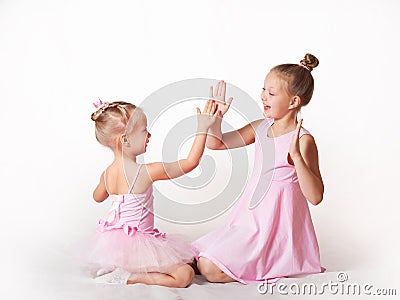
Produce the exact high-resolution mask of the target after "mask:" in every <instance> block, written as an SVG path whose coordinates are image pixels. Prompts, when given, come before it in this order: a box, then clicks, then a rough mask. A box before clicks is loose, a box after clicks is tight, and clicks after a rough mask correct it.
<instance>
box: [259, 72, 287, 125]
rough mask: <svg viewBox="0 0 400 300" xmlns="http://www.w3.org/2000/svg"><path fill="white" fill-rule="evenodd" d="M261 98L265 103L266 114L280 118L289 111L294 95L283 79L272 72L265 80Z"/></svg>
mask: <svg viewBox="0 0 400 300" xmlns="http://www.w3.org/2000/svg"><path fill="white" fill-rule="evenodd" d="M261 100H262V102H263V104H264V116H265V117H266V118H273V119H280V118H282V117H284V116H285V115H286V114H287V113H288V112H289V110H290V105H291V101H292V97H291V96H290V95H289V94H288V92H287V91H286V89H285V87H284V86H283V82H282V79H281V78H279V77H278V76H277V75H276V74H275V73H273V72H270V73H268V75H267V77H265V80H264V87H263V90H262V92H261Z"/></svg>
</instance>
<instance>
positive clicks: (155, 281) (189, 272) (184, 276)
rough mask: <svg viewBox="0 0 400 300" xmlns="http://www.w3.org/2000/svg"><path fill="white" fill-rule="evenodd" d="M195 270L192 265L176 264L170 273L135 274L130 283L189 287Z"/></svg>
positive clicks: (129, 280)
mask: <svg viewBox="0 0 400 300" xmlns="http://www.w3.org/2000/svg"><path fill="white" fill-rule="evenodd" d="M193 277H194V271H193V269H192V267H191V266H189V265H187V264H185V265H177V266H174V267H173V268H172V269H171V271H170V272H168V274H164V273H158V272H151V273H147V274H145V275H141V276H140V277H138V275H135V274H133V275H132V276H131V277H130V278H129V279H128V284H135V283H144V284H152V285H162V286H166V287H176V288H184V287H187V286H188V285H189V284H190V283H191V282H192V280H193Z"/></svg>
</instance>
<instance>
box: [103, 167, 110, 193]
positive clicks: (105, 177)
mask: <svg viewBox="0 0 400 300" xmlns="http://www.w3.org/2000/svg"><path fill="white" fill-rule="evenodd" d="M106 173H107V169H105V170H104V173H103V176H104V186H105V188H106V192H107V194H109V195H110V192H109V191H108V188H107V176H106Z"/></svg>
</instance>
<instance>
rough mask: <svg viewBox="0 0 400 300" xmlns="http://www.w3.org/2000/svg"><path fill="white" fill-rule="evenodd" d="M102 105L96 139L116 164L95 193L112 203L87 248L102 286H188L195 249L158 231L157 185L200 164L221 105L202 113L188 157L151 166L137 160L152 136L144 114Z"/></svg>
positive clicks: (96, 197)
mask: <svg viewBox="0 0 400 300" xmlns="http://www.w3.org/2000/svg"><path fill="white" fill-rule="evenodd" d="M97 105H98V106H99V107H98V110H97V111H96V112H95V113H93V114H92V120H94V121H95V125H96V126H95V127H96V138H97V140H98V141H99V142H100V144H102V145H104V146H106V147H108V148H110V149H111V150H112V151H113V153H114V161H113V162H112V163H111V165H109V166H108V167H107V168H106V170H105V171H104V172H103V173H102V174H101V176H100V182H99V184H98V186H97V187H96V189H95V190H94V192H93V198H94V200H95V201H96V202H103V201H104V200H108V201H109V202H111V209H110V211H109V214H108V217H107V219H106V220H100V221H99V223H98V225H97V233H96V235H95V236H94V237H93V238H92V239H91V240H90V242H89V243H88V247H87V248H88V249H87V253H86V257H87V259H88V263H90V265H91V266H93V267H94V271H97V277H96V282H98V283H113V284H133V283H145V284H154V285H163V286H168V287H186V286H187V285H189V284H190V283H191V281H192V279H193V276H194V272H193V269H192V267H190V266H189V265H188V264H187V263H191V262H192V261H193V257H194V251H193V248H192V246H191V245H190V243H188V242H186V241H184V240H183V239H181V238H179V237H177V236H173V235H169V234H165V233H161V232H159V231H158V230H157V229H156V228H154V215H153V193H152V192H153V189H152V184H153V182H154V181H157V180H167V179H172V178H176V177H179V176H182V175H183V174H186V173H188V172H190V171H191V170H193V169H194V168H195V167H196V166H197V165H198V164H199V162H200V159H201V156H202V154H203V152H204V147H205V142H206V135H207V131H208V129H209V127H210V126H211V125H212V124H213V123H214V122H215V119H216V111H217V110H216V104H214V103H212V102H211V101H209V102H208V104H207V105H206V107H205V109H204V111H203V113H201V112H200V110H199V109H197V114H198V116H197V119H198V128H197V133H196V137H195V140H194V142H193V145H192V149H191V150H190V152H189V154H188V157H187V158H186V159H181V160H179V161H176V162H170V163H164V162H154V163H148V164H138V163H137V162H136V156H138V155H140V154H143V153H144V152H146V147H147V143H148V142H149V139H150V136H151V135H150V133H149V132H148V131H147V119H146V116H145V114H144V113H143V111H142V110H141V109H140V108H138V107H136V106H135V105H133V104H130V103H126V102H112V103H104V104H103V103H102V102H100V103H98V104H97Z"/></svg>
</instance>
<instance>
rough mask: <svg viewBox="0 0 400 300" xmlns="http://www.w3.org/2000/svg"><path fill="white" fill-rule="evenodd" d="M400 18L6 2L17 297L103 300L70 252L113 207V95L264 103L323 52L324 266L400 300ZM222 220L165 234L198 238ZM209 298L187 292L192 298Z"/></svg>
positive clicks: (388, 11) (374, 13)
mask: <svg viewBox="0 0 400 300" xmlns="http://www.w3.org/2000/svg"><path fill="white" fill-rule="evenodd" d="M399 13H400V2H398V1H394V0H393V1H389V0H380V1H377V0H376V1H209V0H208V1H197V2H194V1H147V2H145V1H94V0H91V1H50V0H48V1H45V0H36V1H19V0H13V1H11V0H9V1H6V0H1V1H0V103H1V104H0V128H1V150H0V151H1V152H0V154H1V155H0V167H1V168H0V186H1V192H2V194H1V204H2V206H1V217H0V228H1V229H0V237H1V244H2V246H1V252H0V254H1V261H2V266H1V270H0V274H1V275H0V278H1V288H0V293H2V295H3V294H4V295H7V296H8V297H7V298H4V299H12V298H15V299H21V298H23V295H30V296H31V297H32V299H39V298H40V299H44V298H46V299H47V297H48V298H49V299H61V298H63V299H64V298H65V299H68V298H69V299H77V298H78V295H85V297H86V299H90V298H91V297H90V295H94V294H92V290H91V289H90V288H88V289H87V290H85V291H86V294H85V293H84V292H82V290H81V293H78V294H77V295H73V291H72V288H71V286H72V285H71V286H69V285H68V284H70V281H69V279H68V278H70V277H69V276H66V275H65V274H66V272H67V271H65V270H67V269H68V268H67V267H66V266H67V265H68V259H67V257H68V252H67V250H66V249H69V248H70V247H71V245H73V244H74V243H75V242H76V241H77V240H79V239H80V238H82V237H84V236H85V235H86V234H88V233H90V232H91V231H92V230H93V229H94V224H95V223H96V221H97V219H98V218H100V217H101V216H102V214H103V212H104V211H105V210H106V208H107V204H105V205H99V204H97V203H95V202H94V201H92V200H91V193H92V190H93V188H94V187H95V185H96V184H97V181H98V178H99V175H100V173H101V172H102V170H103V169H104V168H105V166H106V165H107V164H108V163H109V162H110V160H111V158H112V156H111V153H110V152H109V151H108V150H107V149H104V148H102V147H101V146H100V145H99V144H98V143H97V142H96V140H95V138H94V128H93V122H92V121H91V120H90V114H91V112H92V106H91V103H92V102H93V101H95V100H96V98H97V97H98V96H100V97H102V98H103V99H106V100H110V101H113V100H125V101H131V102H134V103H136V104H140V102H141V101H142V100H143V99H144V98H146V97H147V96H148V95H149V94H150V93H152V92H153V91H155V90H157V89H158V88H160V87H163V86H165V85H167V84H170V83H172V82H175V81H179V80H183V79H188V78H197V77H204V78H206V77H207V78H217V79H224V80H226V81H227V82H230V83H231V84H234V85H236V86H238V87H240V88H241V89H243V90H244V91H246V92H247V93H249V94H250V95H251V96H252V97H253V98H254V99H257V100H258V99H259V94H260V89H261V87H262V84H263V80H264V77H265V75H266V74H267V72H268V70H269V69H270V68H271V67H273V66H275V65H277V64H280V63H287V62H293V63H297V62H299V60H300V59H301V58H302V57H303V56H304V54H305V53H307V52H310V53H313V54H315V55H316V56H317V57H318V58H319V60H320V66H318V67H317V68H316V69H315V70H314V71H313V76H314V78H315V82H316V83H315V92H314V96H313V99H312V101H311V103H310V105H309V106H308V107H306V108H305V109H304V111H303V114H302V116H303V118H304V127H306V128H307V129H309V130H310V131H311V132H312V133H313V135H314V136H315V139H316V142H317V145H318V148H319V152H320V165H321V172H322V175H323V178H324V182H325V189H326V191H325V196H324V201H323V203H322V204H320V205H319V206H317V207H311V208H310V209H311V212H312V215H313V220H314V225H315V228H316V231H317V235H318V239H319V243H320V249H321V259H322V264H323V265H324V266H325V267H326V268H327V269H328V271H331V272H335V271H339V270H343V271H347V272H348V273H349V274H354V275H353V276H355V277H354V278H356V277H357V276H359V278H360V280H363V281H369V282H371V283H376V284H377V285H378V286H379V284H380V287H387V288H390V287H392V288H394V287H397V288H398V293H400V286H399V285H398V282H399V280H400V276H399V271H398V269H399V267H400V263H399V256H398V253H399V250H400V249H399V248H400V247H399V246H400V242H399V234H398V230H399V228H400V226H399V225H400V222H399V218H398V214H399V208H400V205H399V203H398V202H399V200H400V197H399V195H398V187H399V185H398V180H399V175H398V172H399V171H398V170H399V167H400V165H399V156H398V154H399V152H400V142H399V133H398V126H397V119H398V114H399V108H400V104H399V103H400V97H399V84H398V81H399V76H398V73H399V69H400V62H399V55H398V53H400V46H399V43H398V31H399V29H400V21H399V18H398V15H399ZM232 96H234V95H232ZM234 101H240V99H235V100H234ZM154 105H160V104H158V103H154ZM190 113H191V112H188V114H190ZM152 134H153V137H152V144H151V145H150V144H149V147H157V145H160V144H161V143H162V141H160V140H158V139H157V136H162V135H161V134H159V135H157V132H152ZM222 219H223V218H220V219H218V220H215V221H213V222H210V223H207V224H200V225H191V226H183V225H174V224H169V223H165V222H159V221H157V222H158V223H157V224H158V226H159V227H160V228H162V229H163V230H164V231H168V232H180V233H186V234H187V235H189V236H190V237H192V238H196V237H198V236H201V235H202V234H204V233H206V232H208V231H209V230H211V229H212V228H215V226H216V225H217V223H219V222H220V221H221V220H222ZM64 251H65V252H64ZM238 259H240V258H238ZM68 271H69V272H71V274H74V272H75V271H74V269H73V268H71V269H68ZM76 272H77V271H76ZM350 278H351V277H350ZM67 282H68V284H67ZM378 283H379V284H378ZM396 284H397V286H396ZM88 286H90V285H88ZM219 286H221V285H219ZM63 288H64V290H63ZM217 288H218V287H217ZM232 288H237V289H240V288H242V287H241V286H240V285H239V286H236V285H234V286H232ZM56 291H57V292H56ZM96 292H98V290H97V291H94V290H93V293H96ZM197 292H199V291H198V290H196V289H195V287H193V286H192V287H190V288H189V289H187V290H185V291H184V293H186V295H188V297H189V298H191V299H193V298H194V297H195V294H196V293H197ZM255 294H256V293H255ZM72 295H73V296H72ZM98 295H101V293H99V294H98ZM2 298H3V297H2Z"/></svg>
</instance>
